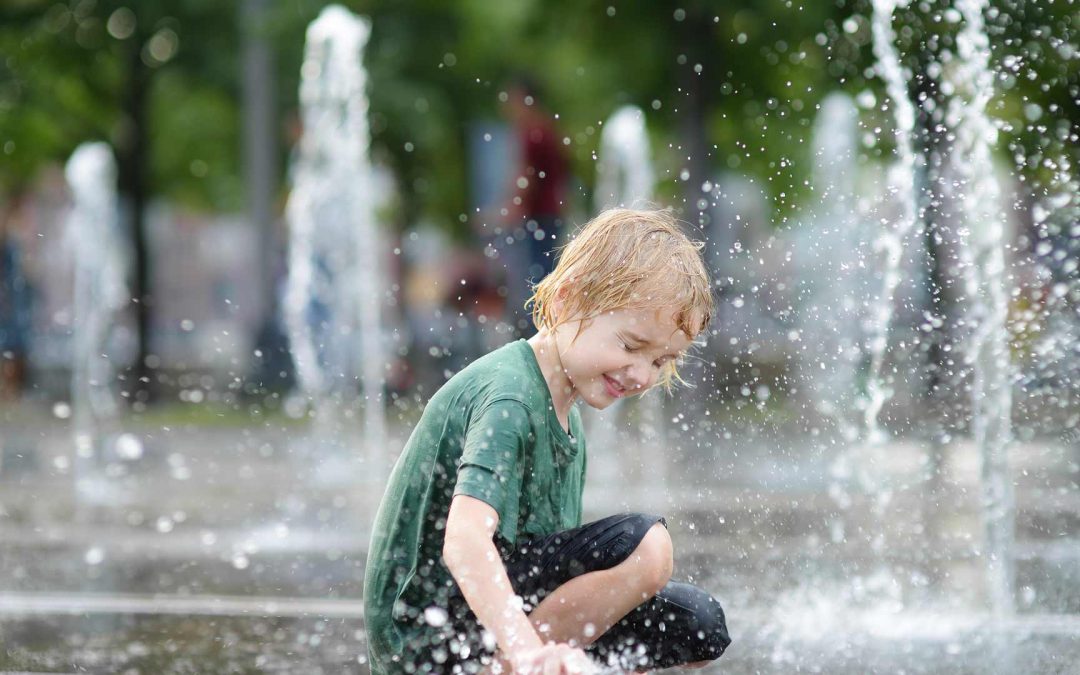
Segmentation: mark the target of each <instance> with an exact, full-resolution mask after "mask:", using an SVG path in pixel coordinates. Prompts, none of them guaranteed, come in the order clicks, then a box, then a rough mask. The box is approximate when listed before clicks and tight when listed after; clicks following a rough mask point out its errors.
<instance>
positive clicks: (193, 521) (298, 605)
mask: <svg viewBox="0 0 1080 675" xmlns="http://www.w3.org/2000/svg"><path fill="white" fill-rule="evenodd" d="M395 429H398V430H399V433H398V437H397V438H394V439H391V440H390V441H388V443H387V445H388V446H390V447H391V448H399V447H400V444H401V439H400V435H401V432H400V429H407V427H406V426H405V425H404V424H402V425H395ZM727 433H728V435H730V436H731V438H724V435H722V434H721V433H718V432H717V430H716V429H710V430H709V432H708V433H707V434H704V435H703V434H701V433H697V434H695V433H693V432H685V433H684V432H681V431H680V430H678V429H675V430H670V429H669V433H668V434H667V435H666V436H665V438H667V439H668V440H667V441H665V442H657V441H649V442H644V441H641V439H640V438H638V439H633V438H630V439H627V438H623V439H620V441H619V443H618V444H617V445H616V446H615V447H617V448H618V451H617V452H616V451H613V450H612V449H610V448H608V449H602V448H599V447H594V448H592V449H591V455H590V476H589V481H590V487H589V488H588V490H587V495H586V502H587V511H588V515H589V517H599V516H601V515H605V514H607V513H610V512H613V511H621V510H645V511H654V512H661V513H664V514H665V515H667V516H668V517H669V520H670V522H671V531H672V537H673V540H674V542H675V546H676V576H677V577H678V578H681V579H689V580H692V581H694V582H695V583H698V584H701V585H703V586H704V587H706V588H708V589H709V590H710V591H712V592H713V593H714V594H715V595H716V596H717V597H718V598H720V599H721V601H722V602H723V603H724V605H725V607H726V609H727V612H728V616H729V623H730V627H731V631H732V635H733V637H734V639H735V642H734V644H733V646H732V648H731V650H730V651H729V654H728V655H726V656H725V657H724V659H722V661H721V663H720V664H719V665H718V666H717V668H716V669H715V671H716V672H725V673H790V672H831V673H837V672H839V673H853V674H854V673H868V672H880V673H896V672H905V673H969V672H970V673H994V672H999V673H1071V672H1078V669H1080V665H1078V664H1080V545H1078V544H1080V488H1078V480H1080V463H1078V455H1077V452H1076V450H1075V449H1074V448H1071V447H1065V446H1062V445H1060V444H1055V443H1053V442H1038V441H1033V442H1025V443H1018V444H1016V445H1015V446H1014V447H1013V449H1012V460H1011V461H1012V469H1013V471H1012V474H1013V477H1014V479H1015V482H1016V485H1017V504H1018V510H1017V521H1016V539H1017V543H1016V548H1015V565H1016V574H1015V580H1016V602H1017V607H1018V614H1017V615H1016V616H1015V617H1012V618H1009V619H1007V620H1002V621H998V622H994V621H992V620H991V618H990V616H989V614H988V612H987V611H986V602H985V599H984V598H985V597H986V594H985V586H984V575H983V571H982V570H983V563H982V558H981V555H980V550H979V549H980V541H981V537H982V525H981V514H980V511H979V500H980V491H979V486H978V455H977V452H976V451H975V448H972V447H971V446H970V445H968V444H965V443H963V442H958V443H956V444H954V445H952V446H950V447H948V448H945V449H944V450H943V452H942V455H941V459H942V462H941V471H940V472H938V473H937V474H936V479H933V478H931V476H932V472H930V471H928V468H927V467H928V466H932V465H933V461H934V460H933V457H934V455H933V454H932V453H931V452H930V449H929V448H927V447H924V446H922V445H920V444H918V443H916V442H909V441H894V442H891V443H889V444H887V445H886V446H882V447H877V448H864V449H862V450H858V451H851V452H852V454H851V456H852V458H853V462H854V467H855V471H854V473H856V474H860V473H861V474H862V475H863V478H864V480H863V481H861V482H860V481H850V480H844V481H841V480H839V479H837V478H836V477H835V476H834V475H833V473H834V472H833V470H832V468H833V467H834V466H835V460H836V458H837V456H838V452H840V451H839V450H837V449H836V448H837V446H836V445H835V444H834V443H833V440H834V439H829V438H826V437H825V436H824V435H818V436H814V435H811V434H800V433H797V432H793V431H790V430H789V431H787V432H777V431H776V430H775V429H774V430H771V431H768V430H767V431H761V429H757V430H755V429H746V428H743V429H732V430H729V431H728V432H727ZM0 434H2V435H0V450H2V453H3V454H2V456H0V457H2V460H3V461H2V464H0V540H2V541H3V542H4V544H3V546H2V547H0V643H2V644H3V646H4V648H3V651H0V670H15V671H38V672H85V671H90V672H199V673H205V672H365V666H364V663H363V617H362V611H361V603H360V589H361V585H362V574H363V561H364V553H365V548H366V543H367V537H368V524H369V521H370V517H371V513H372V510H373V507H374V504H375V503H376V501H377V499H378V496H379V494H380V493H381V486H380V482H379V480H378V475H375V474H377V473H378V472H377V471H373V470H369V469H370V468H371V467H372V466H374V464H375V463H374V462H373V461H372V460H371V455H370V454H365V453H364V452H360V453H355V452H352V451H350V454H348V455H346V456H335V454H334V451H333V449H330V450H327V448H326V447H325V446H317V445H316V444H313V443H312V442H311V440H310V438H309V437H308V434H307V431H306V429H305V428H304V427H303V426H302V425H298V424H295V423H292V422H289V421H288V420H270V421H259V420H243V419H241V420H239V422H238V421H237V420H227V421H226V422H222V423H220V424H218V423H214V422H213V420H211V421H207V420H205V419H201V418H200V419H197V420H194V421H192V420H190V419H181V420H179V421H170V419H169V418H168V417H163V418H162V417H159V418H155V419H150V420H149V421H148V420H143V421H142V422H141V423H140V422H138V421H131V422H130V423H129V422H125V424H123V425H121V426H120V427H118V428H116V429H114V430H113V433H112V435H111V438H113V439H114V442H113V443H112V447H113V448H114V449H117V448H118V450H116V451H115V452H113V453H112V454H111V455H109V457H107V458H106V459H102V460H100V461H95V462H91V463H85V462H84V463H81V464H80V463H79V462H77V461H76V460H75V459H74V458H72V453H71V447H72V443H71V440H70V439H71V436H70V428H69V427H68V424H67V420H64V419H58V418H57V417H56V416H55V415H53V414H52V411H51V410H48V409H42V407H40V406H23V407H21V408H20V409H19V411H18V412H17V413H16V412H12V410H11V409H5V410H4V411H0ZM120 434H129V436H127V437H124V440H122V441H119V442H118V443H117V442H115V439H116V438H118V437H119V435H120ZM707 438H712V439H713V440H712V441H706V442H703V439H707ZM132 439H134V440H135V441H136V442H137V443H136V444H135V445H132V442H131V441H132ZM339 440H341V446H342V447H345V448H353V449H355V448H360V447H362V446H363V444H362V441H361V439H360V438H359V437H357V436H356V435H355V434H353V435H351V436H350V435H345V436H343V437H341V438H340V439H339ZM605 450H606V451H605ZM386 459H387V460H388V459H389V458H386ZM361 460H363V461H361Z"/></svg>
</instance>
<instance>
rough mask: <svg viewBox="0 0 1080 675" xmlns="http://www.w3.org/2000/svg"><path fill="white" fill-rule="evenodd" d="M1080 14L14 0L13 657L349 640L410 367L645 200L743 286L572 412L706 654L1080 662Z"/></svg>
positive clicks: (517, 322) (10, 68)
mask: <svg viewBox="0 0 1080 675" xmlns="http://www.w3.org/2000/svg"><path fill="white" fill-rule="evenodd" d="M324 12H327V13H324ZM320 16H321V17H323V23H322V24H321V25H320V24H318V22H317V19H319V18H320ZM358 17H360V18H358ZM1078 21H1080V16H1078V12H1077V8H1076V6H1075V4H1074V3H1071V2H1049V1H1047V2H1030V1H1024V0H1001V1H993V2H990V1H986V0H983V1H977V0H955V1H954V2H949V1H945V0H940V1H939V0H934V1H929V0H927V1H923V2H914V1H913V2H906V3H897V2H895V1H893V0H873V1H870V0H837V1H835V2H803V3H800V2H798V1H797V0H765V1H762V2H748V1H745V0H735V1H732V2H724V3H721V2H712V1H708V0H686V1H685V2H667V1H664V2H635V3H631V2H613V1H609V2H591V1H585V2H567V1H564V0H549V1H548V2H535V1H530V0H521V1H515V2H484V1H478V0H466V1H463V2H457V3H441V2H430V1H425V0H416V1H414V0H397V1H394V2H374V1H372V2H359V1H358V2H350V3H345V7H344V9H342V8H335V9H332V10H329V11H328V10H327V8H326V7H325V3H323V2H316V1H314V0H239V1H238V2H214V1H210V0H158V1H155V2H120V1H116V0H71V1H69V2H53V1H39V0H8V1H7V2H5V3H4V4H3V6H2V7H0V541H3V544H2V545H0V643H2V644H3V650H0V669H11V670H33V671H61V672H71V671H76V670H90V671H93V672H114V671H115V672H127V671H130V670H133V671H143V670H145V671H148V672H166V671H168V672H238V671H244V672H248V671H268V672H291V671H306V672H320V671H322V670H327V671H333V672H340V671H342V670H346V671H349V672H352V671H357V672H365V659H364V647H363V632H362V626H363V623H362V616H361V612H360V609H359V607H360V603H359V599H360V588H361V585H362V572H363V554H364V549H365V548H366V545H367V537H368V534H369V529H368V528H369V525H370V520H371V516H372V515H373V509H374V507H375V505H376V504H377V500H378V498H379V497H380V496H381V485H382V483H381V481H382V478H383V476H385V474H386V472H387V471H388V469H389V466H390V465H391V463H392V462H393V460H394V458H395V457H396V455H397V453H398V452H399V451H400V448H401V446H402V444H403V442H404V439H405V438H406V437H407V435H408V433H409V432H410V430H411V425H412V424H413V423H414V422H415V420H416V419H417V418H418V416H419V414H420V412H421V410H422V408H423V405H424V403H425V402H426V400H427V399H428V397H429V396H430V395H431V393H432V392H434V391H435V390H436V389H437V388H438V387H439V386H440V385H441V384H442V383H443V382H445V381H446V379H448V378H449V377H450V376H452V375H453V373H455V372H457V371H458V370H460V369H461V368H462V367H464V366H465V365H467V364H468V363H469V362H470V361H471V360H472V359H475V358H477V357H478V356H480V355H482V354H484V353H487V352H488V351H490V350H492V349H493V348H495V347H497V346H499V345H501V344H505V343H506V342H509V341H511V340H514V339H517V338H519V337H528V336H529V335H531V334H532V329H531V323H530V322H529V320H528V315H527V313H526V311H525V310H524V309H523V308H522V303H523V302H524V300H525V299H526V298H527V297H528V289H529V286H528V284H529V282H530V281H533V282H535V281H537V280H539V278H541V277H542V275H543V274H544V273H545V272H546V271H548V270H550V265H551V264H552V260H553V258H552V257H551V256H552V254H553V252H554V250H556V248H557V247H558V246H559V245H560V244H561V243H562V242H564V241H565V240H566V239H567V238H568V237H569V236H570V235H571V233H572V232H573V229H574V227H575V226H577V225H580V224H583V223H584V222H585V221H587V220H588V219H589V218H590V217H591V216H592V215H595V214H596V213H597V212H598V211H599V210H601V209H602V208H604V207H608V206H614V205H618V204H624V205H632V204H639V203H653V204H656V205H660V206H671V207H673V208H674V209H676V211H677V213H678V215H679V217H680V219H681V220H683V221H684V222H685V223H686V224H687V229H688V231H689V232H691V233H692V235H693V236H694V237H696V238H697V239H700V240H703V241H704V242H705V244H706V246H705V249H704V251H703V253H704V255H705V259H706V261H707V263H708V266H709V268H710V270H711V272H712V274H713V275H714V282H715V291H716V299H717V303H718V311H717V316H716V317H715V320H714V322H713V324H712V325H711V326H710V329H709V331H707V334H706V335H703V336H702V337H701V340H700V342H701V344H700V345H699V346H698V348H697V349H695V351H694V352H693V354H692V355H691V356H690V357H688V358H687V359H686V363H685V364H683V365H682V367H681V371H682V373H683V374H684V377H686V379H687V380H688V381H689V382H690V383H691V385H692V386H691V387H690V388H687V389H683V390H680V391H678V392H676V394H675V395H674V396H673V397H666V396H665V395H663V394H662V393H661V392H651V393H650V394H649V395H648V396H646V397H644V398H643V399H642V400H641V401H638V402H632V403H631V402H627V403H626V404H623V405H621V406H618V407H616V408H615V409H614V410H612V411H610V412H608V413H606V414H604V415H595V414H591V413H590V414H588V415H587V418H588V423H589V436H588V439H589V451H590V476H589V481H590V483H591V484H590V487H589V488H588V489H587V494H586V499H587V504H588V510H589V515H591V516H596V517H598V516H600V515H606V514H607V513H610V512H611V511H614V510H628V509H633V510H646V509H652V510H656V511H658V512H663V513H667V514H670V515H671V517H672V532H673V537H674V539H675V544H676V551H677V565H676V576H679V577H682V578H685V577H687V576H691V577H694V578H696V579H697V580H698V581H699V582H701V583H704V584H705V585H706V586H708V587H709V588H710V590H712V591H714V592H715V593H716V594H717V597H719V598H720V599H721V600H722V602H723V603H724V605H725V607H726V608H727V610H728V614H729V620H730V622H731V627H732V634H733V636H734V637H735V643H734V645H733V646H732V650H731V653H730V654H729V655H728V656H725V657H724V659H723V660H722V661H721V663H720V666H719V667H718V670H717V672H720V671H727V672H746V673H751V672H821V670H823V669H824V670H830V671H832V672H851V673H865V672H877V671H876V670H875V669H880V672H901V671H902V672H1009V673H1017V672H1032V673H1035V672H1039V673H1048V672H1062V673H1065V672H1073V671H1071V670H1070V669H1071V668H1075V667H1077V665H1076V664H1077V663H1078V659H1080V592H1078V591H1077V589H1078V588H1080V553H1078V551H1080V546H1078V545H1077V544H1078V539H1080V515H1078V514H1080V431H1078V430H1077V424H1078V422H1080V408H1078V407H1077V402H1078V401H1077V399H1078V395H1080V353H1078V349H1077V347H1076V345H1078V344H1080V315H1078V311H1077V309H1078V307H1080V280H1078V274H1080V273H1078V255H1080V252H1078V250H1077V249H1078V246H1080V243H1078V242H1080V217H1078V213H1080V210H1078V208H1077V201H1076V200H1077V193H1078V190H1077V181H1076V178H1075V171H1076V168H1075V165H1076V162H1077V159H1078V157H1077V154H1078V153H1077V147H1078V146H1077V131H1078V130H1077V124H1078V121H1080V110H1078V107H1080V66H1078V60H1080V51H1078V48H1077V40H1076V31H1077V22H1078ZM305 44H307V48H305ZM342 54H344V57H342V56H341V55H342ZM342 58H343V59H344V60H341V59H342ZM305 86H307V87H308V89H307V90H306V91H307V92H308V94H307V95H306V96H307V98H305V94H303V93H302V92H303V91H305V90H304V87H305ZM87 144H91V145H87ZM725 664H726V667H725Z"/></svg>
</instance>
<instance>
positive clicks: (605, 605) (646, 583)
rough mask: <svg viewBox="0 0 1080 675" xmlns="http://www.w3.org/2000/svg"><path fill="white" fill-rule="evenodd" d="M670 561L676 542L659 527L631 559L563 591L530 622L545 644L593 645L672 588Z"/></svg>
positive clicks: (551, 597)
mask: <svg viewBox="0 0 1080 675" xmlns="http://www.w3.org/2000/svg"><path fill="white" fill-rule="evenodd" d="M671 556H672V552H671V537H670V536H669V535H668V531H667V528H666V527H664V526H663V525H662V524H660V523H657V524H656V525H653V526H652V528H650V529H649V531H648V532H647V533H646V534H645V536H644V537H643V538H642V540H641V543H640V544H638V546H637V548H636V549H634V552H633V553H631V554H630V556H629V557H628V558H627V559H626V560H624V561H622V562H621V563H619V564H618V565H616V566H615V567H612V568H611V569H606V570H599V571H596V572H590V573H588V574H582V575H581V576H579V577H575V578H573V579H571V580H570V581H568V582H566V583H565V584H563V585H562V586H559V587H558V588H556V589H555V590H554V591H553V592H552V593H551V594H550V595H548V596H547V597H546V598H544V601H543V602H541V603H540V605H539V606H538V607H537V608H536V609H535V610H533V612H532V614H530V615H529V619H530V621H532V624H533V626H534V627H535V628H536V630H537V632H538V633H539V634H540V637H541V638H543V639H545V640H551V641H554V642H572V643H574V644H577V645H579V646H584V645H588V644H591V643H592V642H593V641H595V640H596V639H597V638H599V637H600V636H601V635H603V634H604V633H605V632H607V630H608V629H609V628H611V627H612V626H614V625H615V623H616V622H618V621H619V619H621V618H623V617H624V616H626V615H627V614H629V613H630V611H631V610H632V609H634V608H635V607H637V606H638V605H640V604H641V603H643V602H645V601H646V600H648V599H649V598H651V597H653V596H654V595H656V594H657V593H658V592H659V591H660V589H662V588H663V587H664V585H665V584H667V582H668V581H669V580H670V579H671V569H672V557H671Z"/></svg>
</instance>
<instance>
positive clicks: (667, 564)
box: [632, 523, 674, 595]
mask: <svg viewBox="0 0 1080 675" xmlns="http://www.w3.org/2000/svg"><path fill="white" fill-rule="evenodd" d="M632 557H633V558H634V559H636V560H637V561H638V562H639V564H642V565H643V566H644V568H645V571H646V577H645V579H644V581H645V585H646V586H648V588H649V590H650V591H651V593H652V594H653V595H655V594H656V593H658V592H659V591H660V589H661V588H663V587H664V586H665V585H667V583H668V581H670V580H671V572H672V569H673V568H674V552H673V549H672V544H671V535H669V534H668V531H667V528H666V527H664V525H663V524H662V523H656V524H655V525H653V526H652V527H651V528H649V531H648V532H646V533H645V536H644V537H643V538H642V539H641V542H640V543H639V544H638V546H637V548H635V549H634V553H633V556H632Z"/></svg>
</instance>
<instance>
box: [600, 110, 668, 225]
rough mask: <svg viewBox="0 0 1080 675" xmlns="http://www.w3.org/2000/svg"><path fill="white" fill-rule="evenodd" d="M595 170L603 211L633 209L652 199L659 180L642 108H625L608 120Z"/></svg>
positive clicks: (602, 134) (601, 139) (602, 135)
mask: <svg viewBox="0 0 1080 675" xmlns="http://www.w3.org/2000/svg"><path fill="white" fill-rule="evenodd" d="M596 171H597V178H596V198H597V205H598V206H600V207H602V208H607V207H612V206H621V207H631V206H633V205H634V204H635V202H639V201H642V200H647V199H651V198H652V194H653V189H654V185H655V183H656V178H655V176H654V175H653V168H652V158H651V157H650V153H649V135H648V132H647V130H646V129H645V113H643V112H642V111H641V108H638V107H636V106H624V107H622V108H619V109H618V110H616V111H615V112H614V113H613V114H612V115H611V117H610V118H608V121H607V123H605V124H604V130H603V132H601V134H600V161H599V162H598V163H597V166H596Z"/></svg>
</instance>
